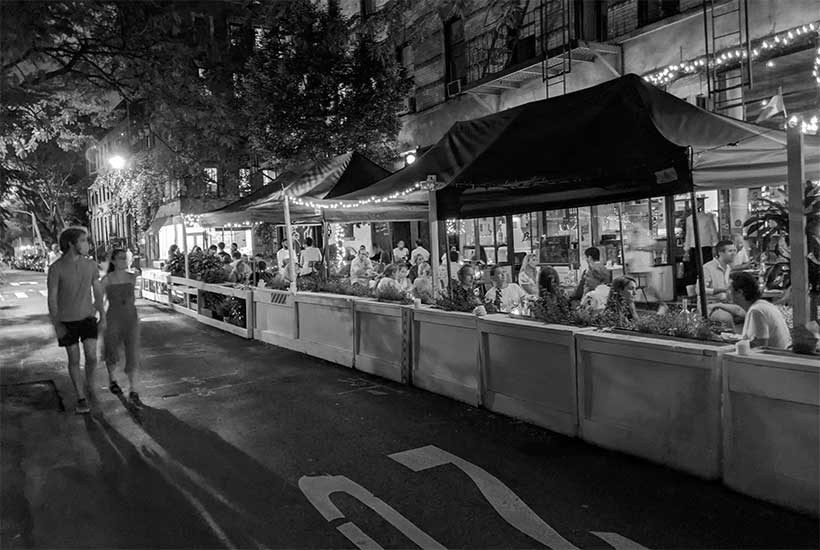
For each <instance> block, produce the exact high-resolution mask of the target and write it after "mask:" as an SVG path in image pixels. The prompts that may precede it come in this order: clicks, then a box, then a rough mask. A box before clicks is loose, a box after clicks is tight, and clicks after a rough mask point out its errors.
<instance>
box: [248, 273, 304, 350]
mask: <svg viewBox="0 0 820 550" xmlns="http://www.w3.org/2000/svg"><path fill="white" fill-rule="evenodd" d="M253 305H254V308H253V309H254V325H253V337H254V338H255V339H257V340H261V341H263V342H267V343H268V344H273V345H274V346H279V347H282V348H287V349H292V350H294V351H300V352H304V351H305V349H304V346H303V345H302V342H301V341H300V340H299V339H298V337H297V336H298V332H297V331H298V323H297V320H296V297H295V295H294V294H292V293H291V292H290V291H287V290H271V289H266V288H254V289H253Z"/></svg>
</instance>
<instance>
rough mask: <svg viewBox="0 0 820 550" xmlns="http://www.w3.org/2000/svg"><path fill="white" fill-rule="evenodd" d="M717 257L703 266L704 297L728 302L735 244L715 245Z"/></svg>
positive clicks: (727, 242) (722, 243)
mask: <svg viewBox="0 0 820 550" xmlns="http://www.w3.org/2000/svg"><path fill="white" fill-rule="evenodd" d="M715 251H716V252H717V257H716V258H712V259H711V260H709V261H708V262H706V263H705V264H703V283H704V285H705V286H706V296H707V297H709V299H710V300H711V301H715V302H728V301H730V296H729V275H730V274H731V272H732V262H733V261H734V259H735V255H736V254H737V249H736V248H735V243H733V242H732V241H720V242H719V243H717V245H715Z"/></svg>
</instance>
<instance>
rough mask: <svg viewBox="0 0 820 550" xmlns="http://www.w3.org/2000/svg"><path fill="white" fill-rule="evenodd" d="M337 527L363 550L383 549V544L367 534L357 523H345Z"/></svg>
mask: <svg viewBox="0 0 820 550" xmlns="http://www.w3.org/2000/svg"><path fill="white" fill-rule="evenodd" d="M336 529H338V530H339V532H340V533H341V534H343V535H344V536H346V537H347V539H348V540H349V541H350V542H352V543H353V544H355V545H356V548H361V550H383V547H382V545H381V544H379V543H378V542H376V541H375V540H373V539H371V538H370V537H368V536H367V534H366V533H365V532H364V531H362V530H361V529H359V527H358V526H357V525H356V524H355V523H350V522H349V521H348V522H347V523H343V524H341V525H340V526H338V527H337V528H336Z"/></svg>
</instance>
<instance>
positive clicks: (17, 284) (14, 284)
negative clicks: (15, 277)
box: [9, 283, 20, 286]
mask: <svg viewBox="0 0 820 550" xmlns="http://www.w3.org/2000/svg"><path fill="white" fill-rule="evenodd" d="M9 284H10V285H11V286H20V283H9Z"/></svg>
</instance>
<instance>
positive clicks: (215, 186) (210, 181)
mask: <svg viewBox="0 0 820 550" xmlns="http://www.w3.org/2000/svg"><path fill="white" fill-rule="evenodd" d="M202 177H203V179H204V180H205V196H206V197H210V198H215V197H218V196H219V170H217V169H216V167H209V168H205V169H203V170H202Z"/></svg>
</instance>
